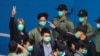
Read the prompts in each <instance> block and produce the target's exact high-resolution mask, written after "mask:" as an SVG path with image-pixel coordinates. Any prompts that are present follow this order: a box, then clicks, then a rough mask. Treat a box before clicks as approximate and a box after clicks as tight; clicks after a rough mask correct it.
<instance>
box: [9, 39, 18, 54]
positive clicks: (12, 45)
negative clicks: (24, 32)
mask: <svg viewBox="0 0 100 56" xmlns="http://www.w3.org/2000/svg"><path fill="white" fill-rule="evenodd" d="M17 45H18V44H17V42H16V41H14V40H11V41H10V42H9V44H8V48H9V52H15V51H16V49H17Z"/></svg>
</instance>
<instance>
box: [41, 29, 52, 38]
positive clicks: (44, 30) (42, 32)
mask: <svg viewBox="0 0 100 56" xmlns="http://www.w3.org/2000/svg"><path fill="white" fill-rule="evenodd" d="M44 33H49V34H51V33H50V30H49V29H48V28H43V29H42V31H41V36H43V35H44Z"/></svg>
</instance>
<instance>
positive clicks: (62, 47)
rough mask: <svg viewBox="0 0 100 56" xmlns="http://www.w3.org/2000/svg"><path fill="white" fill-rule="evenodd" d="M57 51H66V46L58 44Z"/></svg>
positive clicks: (61, 43)
mask: <svg viewBox="0 0 100 56" xmlns="http://www.w3.org/2000/svg"><path fill="white" fill-rule="evenodd" d="M56 49H58V50H59V51H64V50H65V49H66V45H65V44H64V43H63V42H56Z"/></svg>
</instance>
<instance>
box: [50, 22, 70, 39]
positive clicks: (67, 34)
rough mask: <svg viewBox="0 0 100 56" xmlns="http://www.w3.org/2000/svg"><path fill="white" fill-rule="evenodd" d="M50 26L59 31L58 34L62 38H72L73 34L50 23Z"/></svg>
mask: <svg viewBox="0 0 100 56" xmlns="http://www.w3.org/2000/svg"><path fill="white" fill-rule="evenodd" d="M50 26H51V27H52V28H53V29H54V30H55V31H57V32H58V33H59V34H60V35H61V36H62V37H64V38H67V39H69V37H70V36H72V35H71V34H69V33H66V31H63V30H61V29H59V28H57V27H56V26H55V25H54V24H52V23H50Z"/></svg>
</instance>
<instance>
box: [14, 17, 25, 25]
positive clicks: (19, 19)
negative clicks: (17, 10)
mask: <svg viewBox="0 0 100 56" xmlns="http://www.w3.org/2000/svg"><path fill="white" fill-rule="evenodd" d="M19 21H21V22H22V24H24V20H23V18H18V19H17V21H16V24H17V25H18V24H19Z"/></svg>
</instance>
